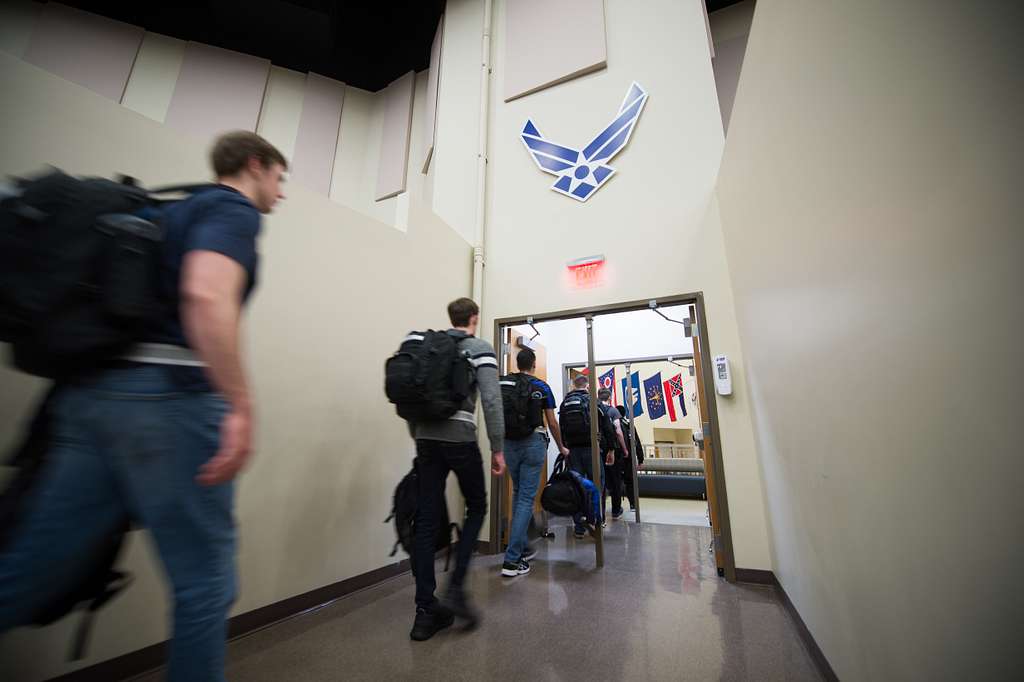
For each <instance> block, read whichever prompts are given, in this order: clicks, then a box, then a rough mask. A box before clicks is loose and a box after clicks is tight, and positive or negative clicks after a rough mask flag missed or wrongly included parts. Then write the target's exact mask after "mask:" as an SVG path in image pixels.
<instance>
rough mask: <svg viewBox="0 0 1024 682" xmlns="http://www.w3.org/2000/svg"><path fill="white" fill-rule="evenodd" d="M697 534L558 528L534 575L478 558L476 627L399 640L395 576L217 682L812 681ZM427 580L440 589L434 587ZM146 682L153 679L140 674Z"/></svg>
mask: <svg viewBox="0 0 1024 682" xmlns="http://www.w3.org/2000/svg"><path fill="white" fill-rule="evenodd" d="M710 539H711V530H710V529H709V528H696V527H687V526H668V525H659V524H643V525H639V526H638V525H636V524H634V523H614V524H609V529H608V532H607V535H606V540H605V551H606V555H605V566H604V568H603V569H596V568H595V558H594V545H593V540H591V539H589V538H588V539H586V540H582V541H576V540H573V539H572V537H571V534H569V535H568V536H567V534H566V533H565V529H564V528H562V527H559V528H557V537H556V539H554V540H542V541H540V544H539V545H538V548H539V554H538V556H537V559H535V560H534V562H533V570H532V571H531V572H530V573H529V574H528V575H524V576H520V577H518V578H514V579H511V580H510V579H507V578H502V577H500V575H499V574H498V566H499V561H500V558H499V557H477V558H476V560H475V561H474V564H473V567H472V569H471V573H470V590H471V592H472V594H473V596H474V599H475V600H476V603H477V604H478V605H479V607H480V608H481V609H482V610H483V612H484V622H483V624H482V625H481V627H480V628H479V629H477V630H476V631H474V632H470V633H466V632H460V631H457V630H448V631H444V632H442V633H440V634H438V635H437V636H435V637H434V638H433V639H432V640H430V641H428V642H412V641H410V640H409V629H410V627H411V625H412V617H413V586H412V579H411V578H410V577H409V576H408V575H405V576H401V577H399V578H395V579H393V580H391V581H389V582H387V583H385V584H382V585H379V586H376V587H374V588H371V589H368V590H366V591H363V592H361V593H357V594H355V595H352V596H350V597H347V598H345V599H341V600H339V601H337V602H334V603H333V604H331V605H329V606H326V607H324V608H322V609H320V610H318V611H316V612H313V613H309V614H306V615H303V616H300V617H297V618H294V619H292V620H289V621H286V622H283V623H280V624H278V625H275V626H273V627H270V628H267V629H264V630H261V631H259V632H256V633H254V634H251V635H249V636H247V637H244V638H241V639H239V640H236V641H235V642H232V643H231V645H230V646H229V651H228V669H227V677H228V679H230V680H241V681H246V682H248V681H253V682H262V681H264V680H267V681H270V680H274V681H275V682H277V681H280V680H303V681H305V680H346V681H347V680H373V681H374V682H377V681H380V680H385V681H388V682H394V681H397V680H414V679H415V680H467V681H469V680H472V681H473V682H480V681H484V680H515V679H522V680H531V681H533V680H580V681H586V682H598V681H603V680H631V681H632V680H758V681H763V680H819V679H821V678H820V677H819V675H818V673H817V671H816V669H815V668H814V666H813V664H812V662H811V659H810V657H809V655H808V654H807V652H806V650H805V648H804V646H803V644H802V643H801V641H800V640H799V638H798V636H797V631H796V628H795V627H794V625H793V622H792V621H791V620H790V618H789V616H788V614H787V613H786V611H785V610H784V608H783V606H782V604H781V602H780V600H779V597H778V596H777V594H776V593H775V592H774V590H773V588H771V587H761V586H753V585H730V584H728V583H726V582H725V581H724V580H722V579H720V578H719V577H718V576H717V574H716V571H715V568H714V565H713V564H712V562H711V559H710V558H709V555H708V553H707V551H706V550H707V546H708V543H709V541H710ZM439 583H441V584H442V585H443V584H444V581H443V578H440V579H439ZM139 679H140V680H145V681H146V682H150V681H151V680H158V679H161V678H160V676H159V674H151V675H147V676H145V677H142V678H139Z"/></svg>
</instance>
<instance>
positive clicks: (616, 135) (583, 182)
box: [522, 81, 647, 201]
mask: <svg viewBox="0 0 1024 682" xmlns="http://www.w3.org/2000/svg"><path fill="white" fill-rule="evenodd" d="M646 103H647V91H645V90H644V89H643V88H641V87H640V85H639V84H638V83H636V82H635V81H634V83H633V84H632V85H630V86H629V91H628V92H627V93H626V99H624V100H623V101H622V106H621V107H619V113H618V115H617V116H616V117H615V120H614V121H612V122H611V123H609V124H608V126H607V127H606V128H605V129H604V130H602V131H601V132H599V133H598V134H597V136H596V137H594V139H593V140H591V141H590V144H588V145H587V146H586V147H584V148H583V150H582V151H580V150H576V149H571V148H569V147H564V146H562V145H560V144H555V143H554V142H550V141H548V140H546V139H545V138H544V136H543V135H541V134H540V131H539V130H538V129H537V126H536V125H535V124H534V122H533V120H532V119H527V121H526V125H524V126H523V133H522V138H523V144H525V145H526V149H527V150H528V151H529V152H530V155H531V156H532V157H533V160H534V161H535V162H536V163H537V167H538V168H540V169H541V170H542V171H544V172H545V173H550V174H551V175H556V176H558V180H556V181H555V184H553V185H551V189H553V190H555V191H556V192H558V193H559V194H564V195H565V196H567V197H572V198H573V199H576V200H577V201H586V200H587V199H589V198H590V197H591V196H593V194H594V193H595V192H596V191H597V190H598V189H600V188H601V187H602V186H603V185H604V183H606V182H608V179H609V178H611V177H612V176H613V175H614V174H615V169H614V168H612V167H611V166H609V165H608V162H609V161H611V160H612V159H613V158H614V157H615V155H616V154H618V153H619V152H620V151H622V148H623V147H625V146H626V143H627V142H629V137H630V135H632V134H633V128H634V127H635V126H636V121H637V119H638V118H640V112H642V111H643V109H644V104H646Z"/></svg>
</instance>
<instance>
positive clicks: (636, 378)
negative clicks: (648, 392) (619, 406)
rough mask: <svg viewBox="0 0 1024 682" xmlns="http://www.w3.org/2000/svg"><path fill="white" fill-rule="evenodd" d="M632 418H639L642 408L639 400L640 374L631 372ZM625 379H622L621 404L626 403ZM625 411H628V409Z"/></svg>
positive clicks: (642, 411)
mask: <svg viewBox="0 0 1024 682" xmlns="http://www.w3.org/2000/svg"><path fill="white" fill-rule="evenodd" d="M631 378H632V380H633V381H632V383H633V416H634V417H639V416H641V415H643V413H644V406H643V403H642V402H641V399H640V372H633V376H632V377H631ZM627 390H628V389H627V388H626V377H622V403H623V405H625V403H626V395H627V393H626V391H627ZM626 409H629V408H628V407H627V408H626Z"/></svg>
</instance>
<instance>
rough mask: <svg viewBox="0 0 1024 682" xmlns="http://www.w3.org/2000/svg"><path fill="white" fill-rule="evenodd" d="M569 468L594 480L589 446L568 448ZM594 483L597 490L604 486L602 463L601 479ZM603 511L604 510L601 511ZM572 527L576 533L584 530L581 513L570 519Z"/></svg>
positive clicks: (592, 461) (602, 467)
mask: <svg viewBox="0 0 1024 682" xmlns="http://www.w3.org/2000/svg"><path fill="white" fill-rule="evenodd" d="M569 468H570V469H572V470H573V471H575V472H576V473H578V474H580V475H582V476H584V477H586V478H589V479H590V480H591V481H594V460H593V455H592V454H591V450H590V446H583V447H571V448H569ZM594 484H595V485H596V486H597V487H598V490H601V489H603V488H604V465H603V464H602V465H601V480H600V481H594ZM601 513H602V514H603V513H604V510H602V512H601ZM572 523H573V529H574V530H575V531H576V532H577V533H583V532H585V531H586V528H587V527H586V525H584V523H583V515H582V514H577V515H576V516H574V517H573V519H572Z"/></svg>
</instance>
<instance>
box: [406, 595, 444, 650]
mask: <svg viewBox="0 0 1024 682" xmlns="http://www.w3.org/2000/svg"><path fill="white" fill-rule="evenodd" d="M454 621H455V616H454V615H453V614H452V612H451V611H449V610H448V609H446V608H444V607H443V606H439V605H437V604H435V605H434V607H433V608H432V609H430V610H427V609H424V608H418V609H416V620H415V621H414V622H413V624H412V632H410V633H409V638H410V639H412V640H415V641H417V642H425V641H426V640H428V639H430V638H431V637H433V636H434V635H436V634H437V633H438V632H440V631H441V630H444V629H445V628H446V627H449V626H451V624H452V623H453V622H454Z"/></svg>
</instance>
